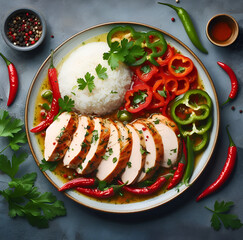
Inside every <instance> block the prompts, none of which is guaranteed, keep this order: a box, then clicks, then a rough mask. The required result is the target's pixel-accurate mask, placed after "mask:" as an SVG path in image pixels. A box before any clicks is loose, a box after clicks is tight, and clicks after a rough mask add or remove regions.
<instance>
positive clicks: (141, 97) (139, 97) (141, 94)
mask: <svg viewBox="0 0 243 240" xmlns="http://www.w3.org/2000/svg"><path fill="white" fill-rule="evenodd" d="M146 97H148V94H147V93H146V91H141V90H139V91H138V92H135V93H134V96H133V100H132V102H133V106H134V107H135V108H136V107H138V106H139V104H141V103H144V102H145V100H146Z"/></svg>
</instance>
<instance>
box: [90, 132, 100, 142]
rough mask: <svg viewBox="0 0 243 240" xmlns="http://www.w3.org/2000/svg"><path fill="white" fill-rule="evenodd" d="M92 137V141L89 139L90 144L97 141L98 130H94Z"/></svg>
mask: <svg viewBox="0 0 243 240" xmlns="http://www.w3.org/2000/svg"><path fill="white" fill-rule="evenodd" d="M92 133H93V135H92V139H91V143H93V142H96V141H97V140H98V139H99V135H98V130H94V131H93V132H92Z"/></svg>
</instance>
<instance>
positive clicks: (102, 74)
mask: <svg viewBox="0 0 243 240" xmlns="http://www.w3.org/2000/svg"><path fill="white" fill-rule="evenodd" d="M95 71H96V73H97V75H98V77H99V78H100V79H102V80H105V79H107V78H108V75H107V73H106V71H107V68H105V67H102V66H101V64H99V65H98V66H97V67H96V68H95Z"/></svg>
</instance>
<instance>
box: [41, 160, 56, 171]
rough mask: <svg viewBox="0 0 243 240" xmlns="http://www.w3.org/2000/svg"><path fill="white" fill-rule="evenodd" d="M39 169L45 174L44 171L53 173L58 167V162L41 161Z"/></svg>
mask: <svg viewBox="0 0 243 240" xmlns="http://www.w3.org/2000/svg"><path fill="white" fill-rule="evenodd" d="M41 162H42V163H41V164H40V169H41V171H43V172H45V171H46V170H50V171H54V170H55V169H56V167H57V165H58V163H59V162H58V161H54V162H48V161H46V160H45V159H44V158H43V159H42V160H41Z"/></svg>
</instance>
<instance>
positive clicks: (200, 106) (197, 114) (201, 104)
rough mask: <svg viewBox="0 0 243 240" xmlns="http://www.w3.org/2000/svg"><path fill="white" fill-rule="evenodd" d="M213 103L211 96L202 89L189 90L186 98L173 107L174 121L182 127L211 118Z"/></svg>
mask: <svg viewBox="0 0 243 240" xmlns="http://www.w3.org/2000/svg"><path fill="white" fill-rule="evenodd" d="M211 109H212V101H211V98H210V97H209V95H208V94H207V93H206V92H205V91H203V90H200V89H194V90H189V91H187V92H186V93H185V95H184V97H182V98H181V99H179V100H177V101H176V102H175V103H174V104H173V105H172V107H171V115H172V118H173V119H174V121H175V122H176V123H178V124H181V125H187V124H191V123H193V122H196V121H200V120H204V119H206V118H208V117H209V115H210V113H211Z"/></svg>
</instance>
